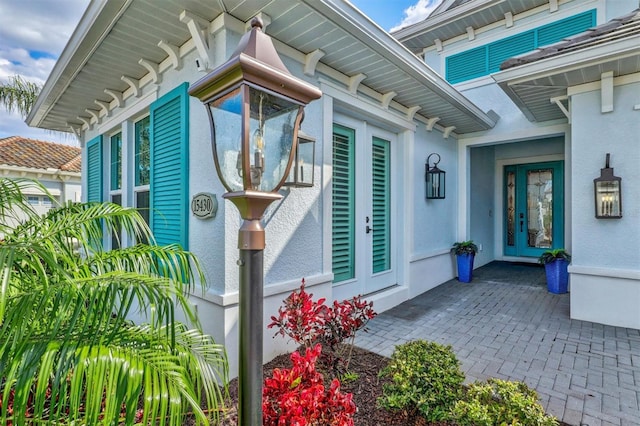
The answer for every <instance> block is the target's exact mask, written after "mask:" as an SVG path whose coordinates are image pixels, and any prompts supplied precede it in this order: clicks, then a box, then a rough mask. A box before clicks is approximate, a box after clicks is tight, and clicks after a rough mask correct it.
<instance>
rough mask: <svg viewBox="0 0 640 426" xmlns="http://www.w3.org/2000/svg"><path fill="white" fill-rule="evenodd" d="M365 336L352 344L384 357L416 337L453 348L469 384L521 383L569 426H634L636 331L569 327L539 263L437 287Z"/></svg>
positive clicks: (637, 419) (639, 349)
mask: <svg viewBox="0 0 640 426" xmlns="http://www.w3.org/2000/svg"><path fill="white" fill-rule="evenodd" d="M374 308H375V306H374ZM368 329H369V332H368V333H360V334H359V335H358V336H357V337H356V345H358V346H361V347H363V348H366V349H369V350H372V351H374V352H377V353H380V354H382V355H386V356H390V355H391V353H392V352H393V348H394V346H395V345H397V344H400V343H404V342H407V341H410V340H414V339H426V340H430V341H434V342H439V343H442V344H450V345H451V346H453V349H454V351H455V353H456V355H457V357H458V359H459V360H460V362H461V363H462V369H463V371H464V372H465V374H466V377H467V382H472V381H474V380H485V379H487V378H489V377H497V378H502V379H509V380H521V381H524V382H525V383H527V385H529V386H530V387H533V388H535V389H536V391H537V392H538V394H539V396H540V400H541V402H542V404H543V405H544V407H545V408H546V410H547V412H548V413H550V414H553V415H554V416H556V417H557V418H559V419H561V420H562V421H564V422H566V423H569V424H571V425H589V426H600V425H618V426H623V425H640V330H634V329H627V328H621V327H611V326H605V325H600V324H594V323H590V322H585V321H576V320H571V319H569V295H568V294H562V295H556V294H552V293H549V292H547V290H546V282H545V278H544V269H543V268H541V267H539V266H537V265H536V266H534V265H520V264H510V263H506V262H492V263H490V264H489V265H486V266H484V267H482V268H479V269H477V270H475V271H474V278H473V282H472V283H470V284H465V283H460V282H457V281H456V280H452V281H449V282H447V283H444V284H442V285H441V286H439V287H437V288H435V289H433V290H430V291H428V292H426V293H424V294H422V295H420V296H418V297H416V298H415V299H412V300H409V301H407V302H405V303H402V304H401V305H399V306H396V307H395V308H393V309H391V310H389V311H387V312H384V313H382V314H380V315H378V317H376V318H375V319H374V320H372V321H371V322H370V323H369V325H368Z"/></svg>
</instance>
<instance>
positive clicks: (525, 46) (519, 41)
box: [488, 31, 536, 73]
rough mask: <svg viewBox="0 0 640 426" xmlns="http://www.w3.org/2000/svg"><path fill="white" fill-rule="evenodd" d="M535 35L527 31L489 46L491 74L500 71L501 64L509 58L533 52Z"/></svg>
mask: <svg viewBox="0 0 640 426" xmlns="http://www.w3.org/2000/svg"><path fill="white" fill-rule="evenodd" d="M535 38H536V36H535V33H534V32H533V31H527V32H526V33H522V34H517V35H515V36H513V37H509V38H505V39H502V40H499V41H496V42H495V43H491V44H490V45H489V46H488V53H489V55H488V57H489V72H490V73H492V72H497V71H500V64H501V63H503V62H504V61H506V60H507V59H509V58H513V57H514V56H518V55H521V54H523V53H527V52H531V51H532V50H533V49H535V45H536V43H535Z"/></svg>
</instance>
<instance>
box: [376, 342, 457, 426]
mask: <svg viewBox="0 0 640 426" xmlns="http://www.w3.org/2000/svg"><path fill="white" fill-rule="evenodd" d="M380 376H381V377H388V378H390V379H391V381H390V382H389V383H385V384H383V396H382V397H381V398H379V399H378V404H379V405H380V406H382V407H384V408H387V409H417V410H418V411H419V412H420V414H422V415H423V416H424V417H425V418H426V419H427V420H428V421H432V422H435V421H441V420H447V419H449V417H450V412H451V409H452V407H453V405H454V404H455V403H456V401H457V400H458V399H460V397H461V395H462V382H463V380H464V375H463V374H462V372H461V371H460V362H459V361H458V359H457V358H456V356H455V354H454V353H453V350H452V348H451V346H443V345H440V344H437V343H434V342H427V341H424V340H415V341H412V342H408V343H405V344H403V345H399V346H396V349H395V351H394V352H393V354H392V356H391V361H390V362H389V364H388V365H387V366H386V367H385V368H384V369H383V370H382V371H380Z"/></svg>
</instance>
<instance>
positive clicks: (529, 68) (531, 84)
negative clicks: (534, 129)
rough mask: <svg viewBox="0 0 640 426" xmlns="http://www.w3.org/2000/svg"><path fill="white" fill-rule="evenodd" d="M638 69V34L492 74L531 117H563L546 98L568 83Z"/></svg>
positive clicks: (561, 92)
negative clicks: (607, 73) (610, 72)
mask: <svg viewBox="0 0 640 426" xmlns="http://www.w3.org/2000/svg"><path fill="white" fill-rule="evenodd" d="M608 71H613V73H614V76H615V77H619V76H623V75H628V74H634V73H638V72H640V35H636V36H634V37H628V38H625V39H621V40H617V41H612V42H609V43H602V44H599V45H596V46H592V47H589V48H585V49H581V50H576V51H574V52H569V53H565V54H562V55H559V56H552V57H549V58H546V59H540V60H538V61H535V62H531V63H527V64H523V65H519V66H516V67H513V68H509V69H507V70H504V71H501V72H499V73H496V74H493V78H494V79H495V81H496V82H497V83H498V84H499V85H500V87H501V88H502V89H503V90H504V91H505V93H506V94H507V95H508V96H509V97H510V98H511V99H512V100H513V102H515V103H516V105H518V107H520V109H522V111H523V113H524V114H525V115H526V116H527V118H529V120H531V121H547V120H551V119H561V118H565V115H564V113H563V112H562V110H561V109H560V108H559V107H558V106H557V105H556V104H555V103H551V102H550V101H549V99H550V98H554V97H558V96H563V95H566V94H567V89H568V88H569V87H573V86H578V85H581V84H586V83H591V82H595V81H600V79H601V75H602V74H603V73H605V72H608Z"/></svg>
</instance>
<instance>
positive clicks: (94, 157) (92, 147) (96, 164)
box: [87, 135, 102, 202]
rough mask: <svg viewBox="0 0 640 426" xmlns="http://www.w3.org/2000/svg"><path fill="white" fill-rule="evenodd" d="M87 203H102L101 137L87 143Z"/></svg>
mask: <svg viewBox="0 0 640 426" xmlns="http://www.w3.org/2000/svg"><path fill="white" fill-rule="evenodd" d="M87 201H89V202H93V201H96V202H101V201H102V135H100V136H98V137H96V138H94V139H92V140H90V141H89V142H88V143H87Z"/></svg>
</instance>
